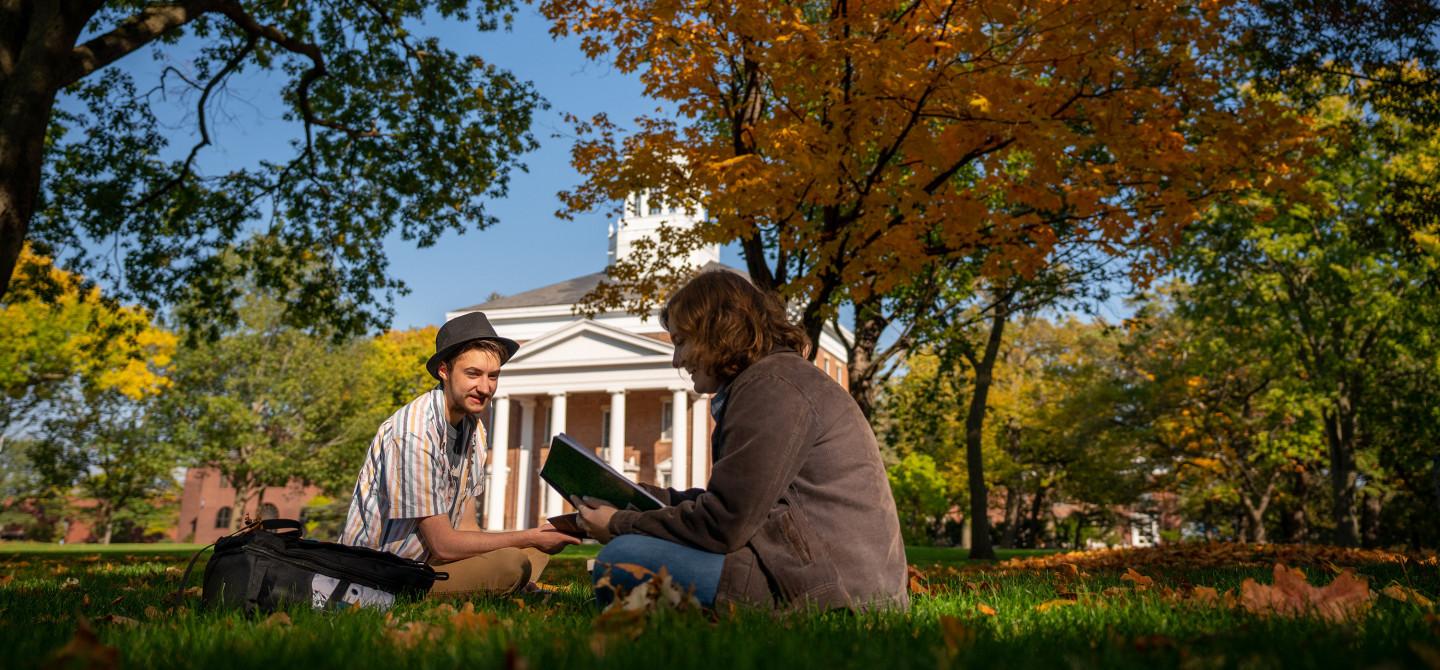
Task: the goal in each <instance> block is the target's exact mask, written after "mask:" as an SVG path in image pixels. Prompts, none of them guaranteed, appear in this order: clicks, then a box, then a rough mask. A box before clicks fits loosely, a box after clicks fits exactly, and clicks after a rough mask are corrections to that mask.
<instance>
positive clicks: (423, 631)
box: [385, 621, 445, 649]
mask: <svg viewBox="0 0 1440 670" xmlns="http://www.w3.org/2000/svg"><path fill="white" fill-rule="evenodd" d="M444 633H445V630H444V629H443V628H441V627H439V626H435V625H432V624H428V623H425V622H424V621H411V622H409V623H407V624H405V625H403V626H400V627H399V628H389V629H386V631H385V636H386V637H388V638H390V641H391V642H393V643H394V644H395V645H397V646H400V647H403V648H405V649H411V648H413V647H415V646H416V645H418V644H420V643H421V642H434V641H436V640H439V639H440V638H441V636H443V635H444Z"/></svg>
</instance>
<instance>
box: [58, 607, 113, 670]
mask: <svg viewBox="0 0 1440 670" xmlns="http://www.w3.org/2000/svg"><path fill="white" fill-rule="evenodd" d="M75 623H76V626H75V635H74V636H73V637H71V638H70V641H69V642H66V643H65V646H63V647H61V648H60V649H59V650H58V651H56V652H55V654H54V655H52V656H51V657H50V662H49V663H48V664H46V665H47V666H48V667H57V668H89V669H90V670H112V669H113V668H119V667H120V650H119V649H116V648H115V647H111V646H107V645H104V644H101V643H100V638H99V637H98V636H96V635H95V629H94V628H93V627H91V626H90V621H89V620H88V619H86V618H85V617H84V616H81V617H79V618H78V619H77V620H76V622H75Z"/></svg>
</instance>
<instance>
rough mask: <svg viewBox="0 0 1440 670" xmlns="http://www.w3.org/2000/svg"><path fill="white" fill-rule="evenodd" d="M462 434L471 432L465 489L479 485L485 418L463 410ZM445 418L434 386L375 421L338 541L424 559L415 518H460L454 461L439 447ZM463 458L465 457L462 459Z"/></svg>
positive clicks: (473, 490) (476, 490)
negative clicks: (376, 425) (481, 420)
mask: <svg viewBox="0 0 1440 670" xmlns="http://www.w3.org/2000/svg"><path fill="white" fill-rule="evenodd" d="M464 421H465V422H466V423H467V424H468V425H463V426H462V427H461V428H462V430H460V431H459V432H460V434H461V435H465V434H467V433H468V434H469V435H470V444H469V445H467V452H466V453H467V455H468V456H469V459H468V460H469V467H470V474H469V478H470V484H469V495H471V496H474V497H476V498H479V497H480V495H481V494H482V493H483V492H484V490H485V477H484V473H485V426H484V425H480V424H479V422H478V421H477V420H476V417H474V416H467V417H465V419H464ZM450 431H451V428H450V426H448V425H447V424H446V422H445V394H444V391H442V390H440V389H439V388H436V389H434V390H432V391H429V392H427V393H425V394H422V395H421V396H420V397H418V398H416V399H415V400H413V401H411V403H410V404H408V405H406V406H404V407H401V408H400V410H399V411H398V412H395V413H394V414H392V415H391V416H390V418H389V419H386V420H385V423H382V424H380V430H378V431H376V433H375V439H374V440H373V441H372V442H371V443H370V448H369V449H368V450H367V451H366V452H365V462H364V463H363V464H362V465H361V466H360V476H359V478H358V479H357V480H356V482H355V494H354V496H353V497H352V498H351V499H350V513H349V515H348V516H346V518H345V530H344V532H343V533H341V534H340V542H341V543H343V544H349V545H356V546H361V547H370V548H371V549H379V550H381V551H388V552H390V553H392V554H395V555H397V556H403V557H405V558H410V559H414V560H417V561H423V560H425V559H426V558H427V557H428V556H429V554H430V552H429V551H428V550H426V549H425V545H424V544H423V543H421V542H420V534H419V528H420V520H421V519H424V518H426V517H430V516H435V515H437V514H445V515H448V516H449V517H450V525H451V526H452V527H454V526H457V525H458V524H459V521H460V519H459V518H458V516H459V513H460V512H459V510H460V507H461V506H460V505H456V504H455V496H456V489H457V488H458V487H459V485H460V467H451V464H450V458H449V455H448V454H447V453H446V447H447V446H448V444H447V443H448V440H447V439H446V437H447V435H448V433H449V432H450ZM461 463H462V466H463V463H464V459H462V460H461Z"/></svg>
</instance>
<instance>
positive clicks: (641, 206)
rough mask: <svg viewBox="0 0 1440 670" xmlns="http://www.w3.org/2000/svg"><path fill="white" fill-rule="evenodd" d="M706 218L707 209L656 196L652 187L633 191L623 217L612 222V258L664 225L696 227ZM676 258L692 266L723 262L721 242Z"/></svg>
mask: <svg viewBox="0 0 1440 670" xmlns="http://www.w3.org/2000/svg"><path fill="white" fill-rule="evenodd" d="M704 218H705V211H704V210H701V209H696V210H688V211H687V210H686V209H685V208H684V207H683V206H680V205H676V204H672V203H667V202H665V201H663V200H661V199H660V198H658V197H652V196H651V194H650V192H649V191H640V192H638V193H632V194H630V196H629V197H628V198H626V199H625V209H624V213H623V214H621V216H620V220H619V221H616V222H615V223H612V224H610V255H609V258H608V262H609V263H612V264H613V263H614V262H615V261H617V260H619V259H621V258H625V257H626V256H628V255H630V253H631V251H632V250H633V249H634V246H635V242H636V241H637V240H641V239H645V238H647V237H651V238H653V237H655V236H656V235H658V234H659V230H660V227H661V226H668V227H670V228H692V227H694V226H695V224H697V223H699V222H700V221H702V220H704ZM675 261H676V262H677V264H683V265H684V266H686V267H691V268H701V267H704V266H705V265H706V264H708V263H719V262H720V245H718V244H707V245H705V246H703V247H700V248H699V249H695V250H694V251H691V252H690V254H689V255H688V256H687V257H686V258H682V259H675Z"/></svg>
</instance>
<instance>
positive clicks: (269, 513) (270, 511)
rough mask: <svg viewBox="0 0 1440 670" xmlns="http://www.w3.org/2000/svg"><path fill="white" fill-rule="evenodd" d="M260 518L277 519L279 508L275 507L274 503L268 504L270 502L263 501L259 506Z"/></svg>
mask: <svg viewBox="0 0 1440 670" xmlns="http://www.w3.org/2000/svg"><path fill="white" fill-rule="evenodd" d="M260 518H261V519H278V518H280V509H279V508H277V507H275V505H272V504H270V503H265V504H263V505H261V506H260Z"/></svg>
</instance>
